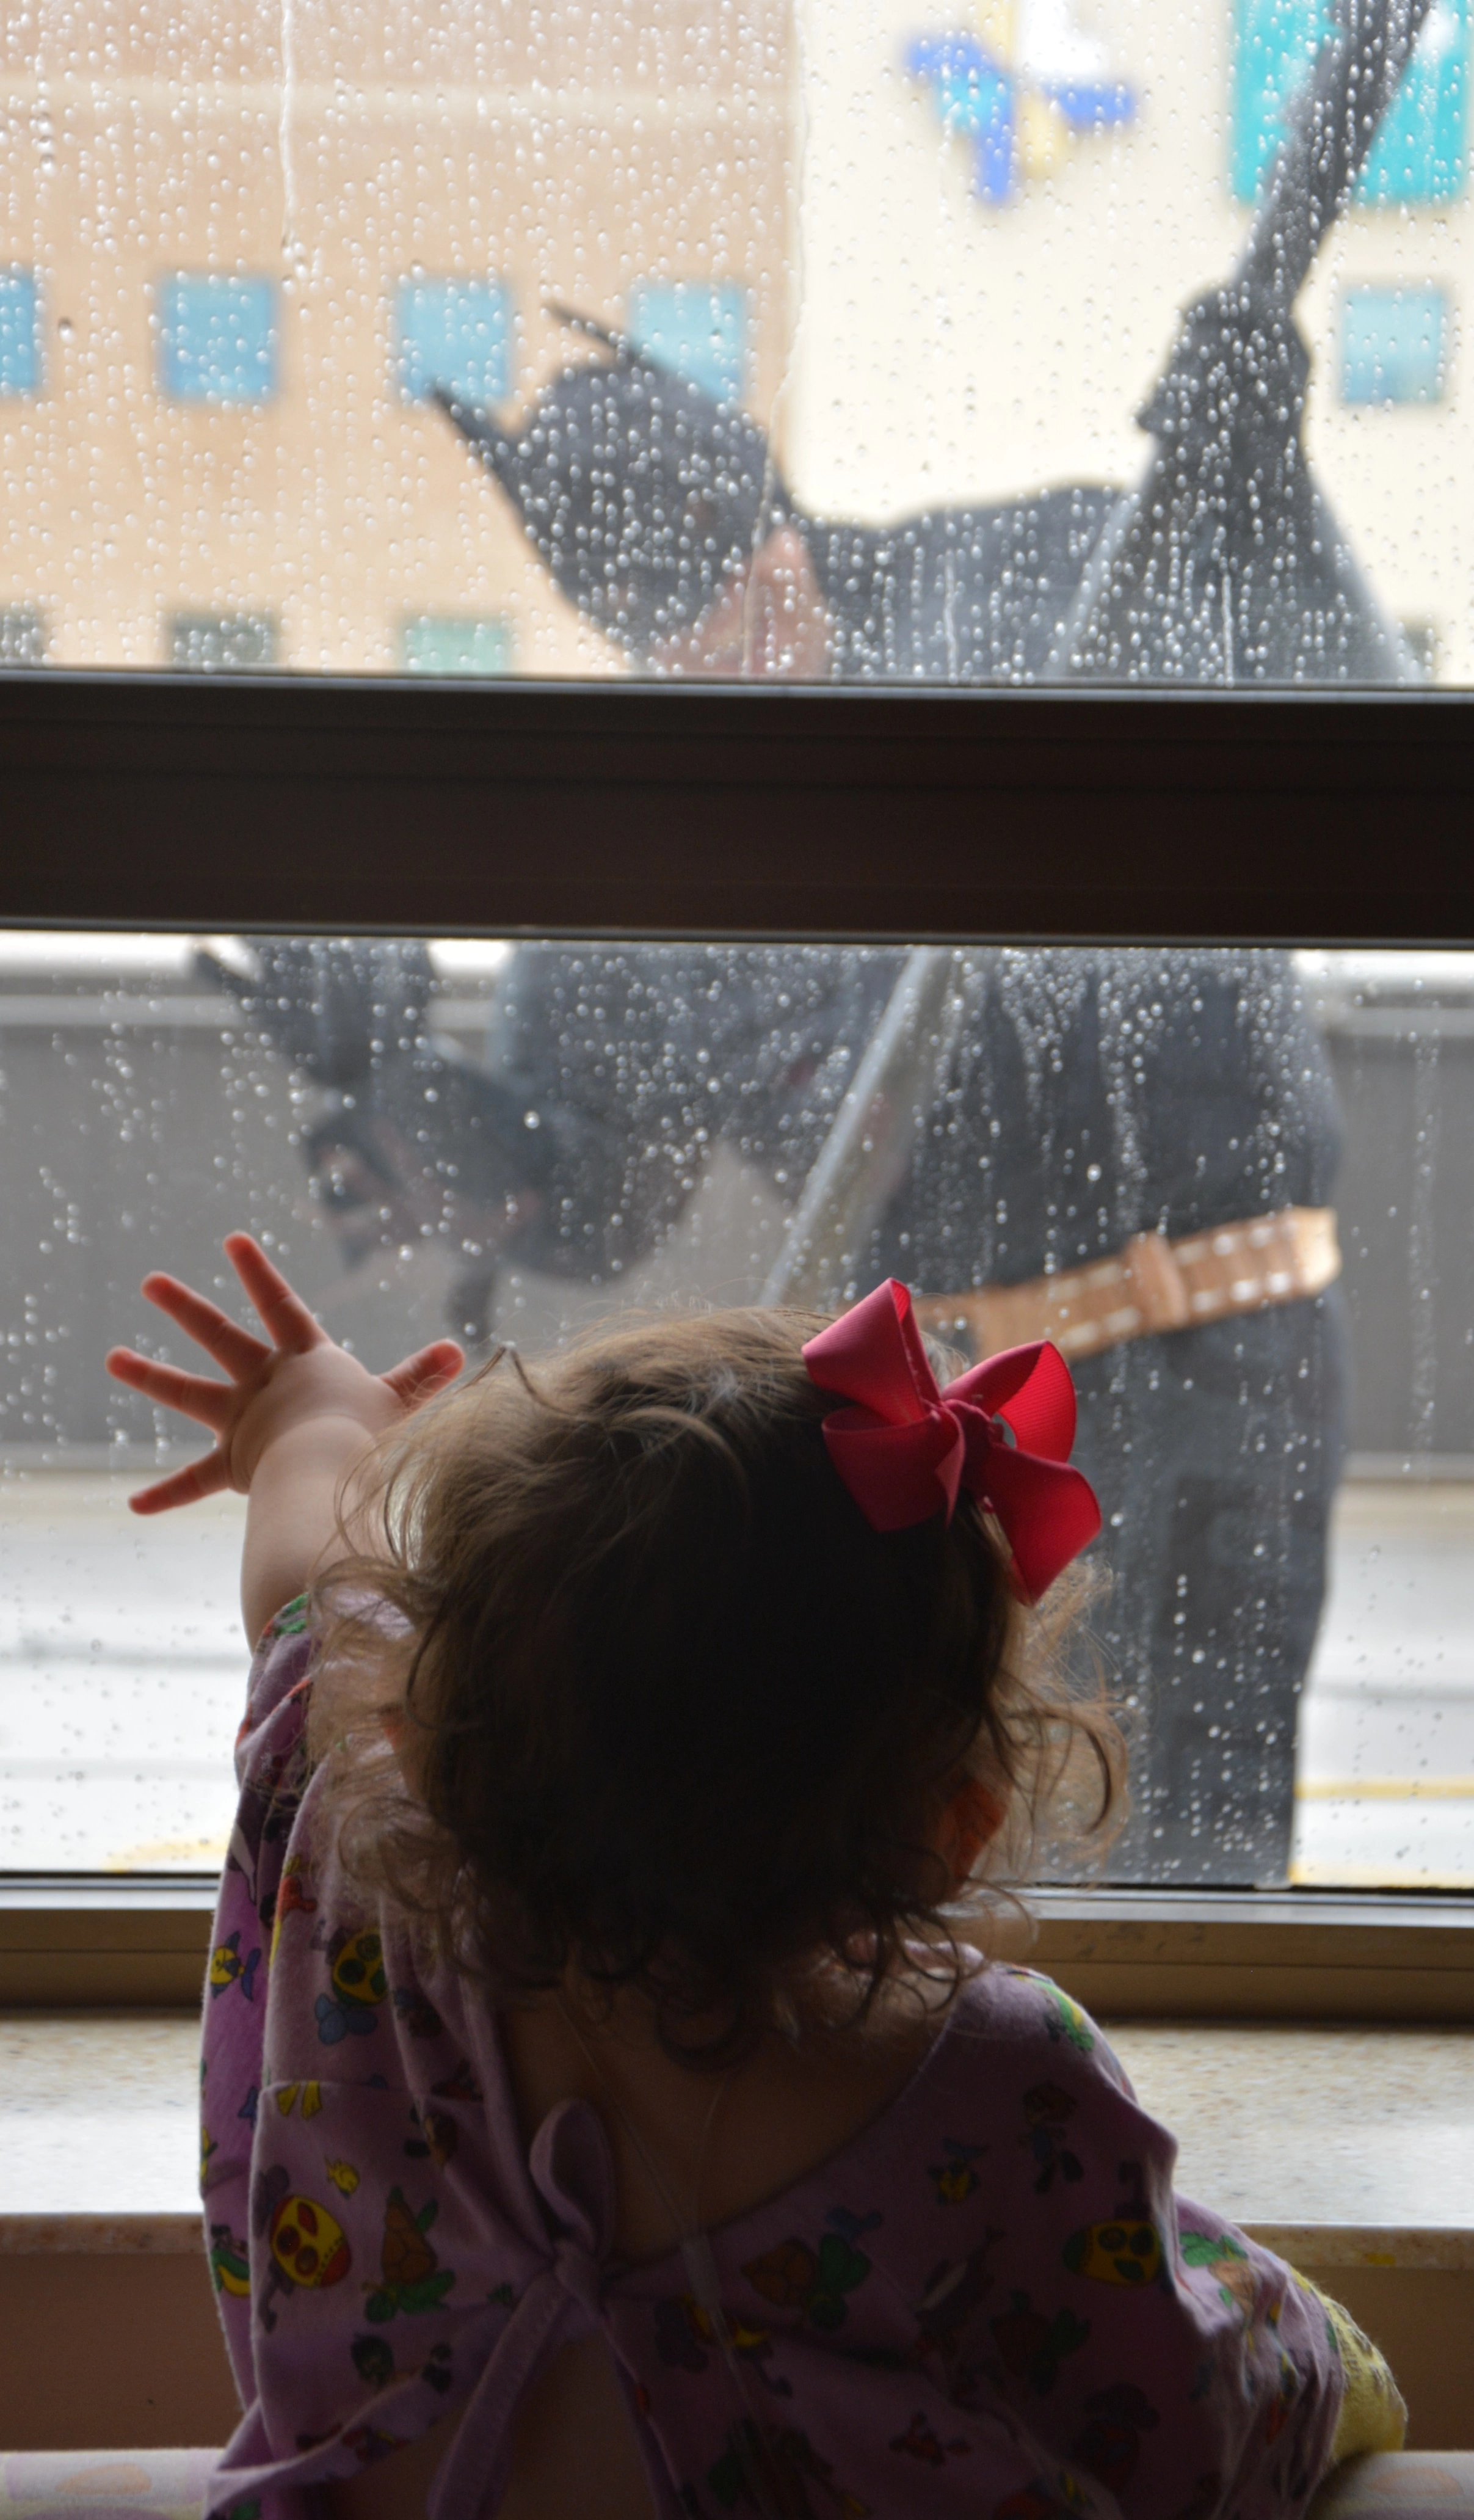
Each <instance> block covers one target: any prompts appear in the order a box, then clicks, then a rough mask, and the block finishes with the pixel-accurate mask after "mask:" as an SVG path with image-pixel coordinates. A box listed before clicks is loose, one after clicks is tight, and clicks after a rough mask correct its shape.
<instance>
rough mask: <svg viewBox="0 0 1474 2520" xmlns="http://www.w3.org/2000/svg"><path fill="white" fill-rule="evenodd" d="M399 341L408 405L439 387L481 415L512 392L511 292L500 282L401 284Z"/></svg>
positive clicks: (419, 400) (402, 385) (400, 378)
mask: <svg viewBox="0 0 1474 2520" xmlns="http://www.w3.org/2000/svg"><path fill="white" fill-rule="evenodd" d="M398 337H399V385H400V390H401V392H402V393H403V394H404V395H405V397H406V398H407V400H409V401H410V402H424V399H425V397H426V395H427V394H428V393H429V392H430V391H431V390H432V388H433V387H434V386H436V385H440V386H442V387H443V388H444V390H445V391H446V392H447V393H452V394H454V395H455V397H456V399H457V401H458V402H467V403H470V404H472V405H474V407H475V408H476V409H477V410H484V408H485V406H486V405H487V404H488V403H496V402H505V401H506V399H507V397H508V395H509V394H510V393H511V391H512V370H513V312H512V292H511V290H510V289H506V288H504V287H503V285H502V283H501V282H500V281H486V280H405V281H401V283H400V287H399V301H398Z"/></svg>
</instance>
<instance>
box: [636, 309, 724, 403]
mask: <svg viewBox="0 0 1474 2520" xmlns="http://www.w3.org/2000/svg"><path fill="white" fill-rule="evenodd" d="M625 329H626V331H627V332H628V334H629V337H630V339H631V340H632V341H633V342H634V344H635V347H636V349H637V350H643V351H644V353H645V355H646V357H647V358H648V359H650V360H652V361H653V362H654V364H655V366H656V367H657V368H670V369H672V370H673V371H674V373H675V374H676V375H677V376H678V377H690V378H691V380H692V383H693V384H698V385H701V386H704V388H705V390H706V392H707V393H709V394H710V395H711V397H712V400H713V401H714V402H740V401H741V398H742V387H743V385H744V384H745V383H746V381H747V292H746V290H745V289H742V288H740V287H739V286H738V285H737V282H736V281H732V280H726V281H717V282H711V281H705V280H644V281H641V282H639V283H638V285H637V286H636V287H635V288H634V289H632V290H631V291H630V296H629V305H628V309H627V311H626V317H625Z"/></svg>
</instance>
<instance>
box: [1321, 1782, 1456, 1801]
mask: <svg viewBox="0 0 1474 2520" xmlns="http://www.w3.org/2000/svg"><path fill="white" fill-rule="evenodd" d="M1295 1800H1296V1801H1297V1802H1298V1803H1467V1802H1474V1777H1307V1778H1302V1780H1301V1782H1300V1783H1299V1784H1298V1785H1297V1786H1296V1787H1295Z"/></svg>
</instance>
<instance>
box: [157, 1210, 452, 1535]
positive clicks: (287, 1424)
mask: <svg viewBox="0 0 1474 2520" xmlns="http://www.w3.org/2000/svg"><path fill="white" fill-rule="evenodd" d="M225 1250H226V1256H227V1258H228V1259H229V1261H230V1263H231V1266H232V1268H233V1269H234V1270H235V1273H236V1275H237V1277H238V1278H239V1279H240V1281H241V1283H242V1285H243V1286H244V1287H245V1289H246V1293H247V1295H248V1296H249V1297H250V1300H251V1302H252V1304H253V1305H254V1306H255V1309H256V1311H257V1313H258V1314H259V1315H260V1318H261V1321H262V1324H263V1325H264V1327H265V1328H266V1329H267V1330H268V1331H269V1333H270V1337H271V1344H270V1346H268V1345H267V1344H266V1342H265V1340H263V1339H258V1338H254V1337H252V1335H251V1333H250V1331H249V1330H243V1329H242V1328H240V1327H239V1325H238V1324H237V1323H235V1322H233V1321H232V1320H231V1319H230V1317H229V1315H228V1314H226V1313H222V1312H221V1310H220V1308H219V1306H218V1304H212V1303H211V1302H210V1301H209V1299H208V1297H207V1296H204V1295H197V1294H196V1292H195V1290H194V1288H193V1287H192V1286H186V1285H183V1284H182V1283H180V1281H179V1280H178V1279H177V1278H168V1277H165V1276H163V1275H162V1273H161V1272H156V1274H155V1275H154V1276H152V1277H149V1278H145V1280H144V1282H143V1289H142V1291H143V1293H144V1294H145V1295H146V1296H147V1297H148V1299H149V1302H150V1303H151V1304H156V1305H157V1306H158V1309H159V1311H160V1312H161V1313H167V1314H168V1317H169V1319H170V1321H171V1322H177V1323H178V1325H179V1327H180V1328H181V1329H182V1330H187V1331H188V1333H189V1335H190V1337H191V1338H192V1339H194V1340H195V1342H196V1344H197V1346H200V1347H202V1348H203V1349H204V1351H205V1354H206V1355H207V1356H212V1357H213V1358H214V1360H215V1363H216V1364H217V1365H223V1366H224V1368H225V1371H226V1373H228V1374H229V1375H230V1377H231V1378H230V1380H229V1382H217V1381H216V1379H215V1377H214V1376H213V1374H205V1373H182V1372H181V1371H180V1369H179V1367H178V1366H174V1365H160V1364H158V1363H157V1362H156V1360H155V1359H154V1358H153V1357H147V1356H138V1355H136V1354H135V1353H134V1351H133V1349H132V1348H128V1347H115V1348H113V1349H112V1351H111V1352H110V1354H109V1357H108V1372H109V1373H111V1374H112V1376H113V1378H114V1380H115V1381H117V1382H126V1383H127V1384H128V1385H129V1387H130V1389H132V1390H134V1391H141V1392H142V1393H143V1395H144V1397H145V1399H146V1400H154V1401H156V1402H157V1403H158V1404H159V1406H160V1407H161V1408H164V1409H177V1410H178V1411H179V1413H180V1415H181V1416H182V1417H185V1418H197V1419H198V1420H199V1422H200V1424H201V1426H207V1427H208V1428H209V1430H210V1432H211V1434H212V1435H213V1436H214V1438H215V1449H214V1451H213V1452H212V1453H211V1454H209V1455H208V1456H207V1457H206V1459H205V1460H204V1461H202V1462H191V1463H189V1465H188V1467H187V1468H185V1469H182V1470H176V1471H174V1473H173V1475H172V1476H171V1477H169V1478H166V1479H159V1480H157V1481H156V1483H155V1485H154V1486H153V1487H149V1488H143V1489H141V1490H140V1492H139V1494H138V1495H137V1496H135V1497H130V1498H129V1500H128V1502H129V1504H130V1505H131V1506H132V1508H133V1510H134V1512H135V1513H164V1512H166V1511H167V1510H168V1508H169V1507H170V1506H176V1505H193V1504H194V1503H195V1501H196V1500H197V1498H199V1497H206V1496H213V1495H214V1494H216V1492H217V1491H218V1490H219V1489H221V1488H236V1489H238V1490H239V1491H241V1492H242V1493H244V1492H245V1491H246V1490H247V1489H248V1488H249V1486H250V1482H251V1476H252V1473H253V1472H254V1470H255V1467H256V1464H257V1463H258V1462H259V1460H260V1458H261V1455H262V1454H263V1452H264V1451H265V1450H266V1447H267V1446H268V1444H270V1443H272V1442H274V1441H275V1440H276V1438H277V1437H279V1436H281V1435H284V1434H287V1433H289V1432H290V1430H291V1429H292V1428H293V1427H295V1426H297V1425H300V1424H302V1423H304V1422H306V1421H308V1420H311V1419H317V1418H337V1419H341V1420H346V1421H347V1423H348V1424H349V1425H350V1426H353V1427H357V1428H359V1429H360V1430H361V1432H362V1436H363V1437H364V1438H366V1439H368V1440H372V1439H373V1437H374V1436H376V1435H379V1434H381V1433H382V1432H383V1430H384V1428H385V1427H387V1426H392V1425H393V1424H395V1423H396V1421H397V1420H398V1419H399V1418H404V1417H407V1416H408V1414H409V1412H410V1411H411V1410H412V1409H418V1408H419V1406H420V1404H421V1402H422V1401H424V1400H428V1399H429V1398H430V1397H431V1395H432V1394H433V1393H434V1392H436V1391H441V1390H443V1389H444V1387H445V1385H446V1384H447V1383H448V1382H453V1381H454V1380H455V1378H456V1375H457V1374H458V1373H460V1371H461V1368H462V1366H463V1365H464V1364H465V1362H466V1359H465V1357H464V1356H463V1354H462V1352H461V1350H460V1348H458V1347H457V1345H456V1343H455V1341H454V1339H435V1340H433V1341H432V1342H431V1344H430V1345H429V1346H428V1347H424V1348H421V1349H420V1350H419V1352H418V1354H416V1355H414V1356H407V1357H406V1358H405V1359H404V1362H403V1363H402V1364H401V1365H396V1366H395V1367H394V1369H393V1371H392V1372H391V1373H369V1372H368V1371H367V1369H366V1368H365V1367H364V1366H361V1365H360V1364H359V1363H358V1360H357V1358H356V1357H351V1356H349V1355H348V1353H347V1351H346V1350H345V1349H344V1348H340V1347H338V1346H337V1344H336V1343H335V1340H333V1339H331V1338H330V1337H329V1336H328V1333H327V1331H326V1330H325V1329H324V1328H323V1327H322V1325H321V1323H319V1322H316V1321H314V1320H313V1317H312V1315H311V1314H310V1313H309V1311H308V1310H307V1307H306V1305H305V1304H304V1303H303V1301H302V1299H301V1297H300V1295H297V1294H294V1293H293V1292H292V1289H291V1288H290V1286H289V1284H288V1283H287V1281H286V1279H285V1278H284V1277H283V1276H282V1273H281V1271H280V1270H279V1269H278V1268H276V1267H275V1266H274V1265H273V1263H272V1262H271V1261H270V1260H268V1259H267V1257H266V1254H265V1252H264V1251H263V1250H262V1248H261V1246H260V1244H259V1243H258V1242H256V1241H254V1240H253V1239H252V1238H251V1236H250V1235H248V1234H232V1235H228V1236H227V1238H226V1242H225Z"/></svg>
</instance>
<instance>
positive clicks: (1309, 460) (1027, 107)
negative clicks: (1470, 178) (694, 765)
mask: <svg viewBox="0 0 1474 2520" xmlns="http://www.w3.org/2000/svg"><path fill="white" fill-rule="evenodd" d="M1352 15H1353V17H1354V22H1355V29H1356V31H1355V33H1354V34H1353V33H1346V32H1344V31H1342V21H1341V19H1340V18H1339V17H1338V16H1337V15H1336V13H1334V12H1333V11H1332V10H1331V9H1330V8H1329V7H1328V6H1319V5H1312V0H1213V5H1212V7H1210V8H1209V9H1208V10H1206V11H1202V10H1194V9H1189V8H1185V7H1184V5H1183V0H1133V5H1132V6H1131V7H1130V8H1128V7H1126V6H1125V5H1124V0H1016V5H1012V6H1006V7H1005V6H1004V5H1002V0H960V5H954V0H652V5H650V6H648V7H644V8H642V9H640V10H638V11H628V10H609V9H604V8H601V7H598V6H595V5H593V0H558V6H556V7H547V6H544V5H542V0H495V5H493V0H433V4H432V5H430V6H424V7H415V8H410V7H408V6H407V5H405V0H358V5H356V6H355V7H353V8H351V9H347V10H345V9H342V8H339V7H329V6H328V5H326V0H204V4H203V5H199V6H192V7H190V8H188V9H186V8H185V7H183V6H182V5H180V0H85V5H84V0H46V5H45V6H44V7H43V6H40V5H25V6H20V7H17V8H16V9H14V10H12V11H10V12H9V13H8V14H7V19H6V23H5V27H4V29H3V32H0V472H3V477H4V483H5V490H6V498H5V503H4V519H5V520H4V524H3V527H0V545H3V552H4V562H3V582H0V665H4V666H6V667H10V666H17V667H30V666H35V665H40V664H52V665H65V666H137V667H150V668H153V669H156V670H173V671H180V672H205V673H254V672H270V671H282V670H289V671H300V672H309V673H319V672H329V673H380V674H416V675H418V674H430V675H436V676H442V677H444V676H457V677H459V676H474V677H484V676H501V675H505V674H509V673H518V674H527V675H537V676H563V675H574V676H608V675H619V674H623V673H629V672H635V673H640V674H657V675H670V674H676V675H690V674H702V675H713V674H715V675H722V676H726V677H737V678H741V677H748V676H763V675H771V674H779V675H783V676H789V677H797V678H803V679H812V680H820V681H825V680H842V681H853V680H885V681H901V682H911V681H917V680H924V681H935V682H943V683H952V684H978V683H981V684H985V685H986V684H1017V683H1036V682H1048V683H1068V682H1080V681H1086V682H1100V681H1105V682H1117V683H1119V682H1145V683H1162V684H1184V683H1186V684H1203V683H1206V684H1228V683H1234V684H1239V685H1242V684H1245V683H1247V684H1255V683H1286V682H1288V683H1313V684H1331V685H1364V684H1372V685H1398V684H1405V685H1418V684H1421V683H1423V682H1425V681H1430V680H1431V681H1435V682H1442V683H1446V684H1454V685H1466V684H1467V683H1468V682H1469V681H1470V680H1471V677H1474V605H1471V596H1470V592H1469V590H1470V585H1471V582H1474V581H1471V575H1470V569H1469V565H1468V551H1467V548H1466V547H1467V543H1468V536H1469V524H1470V486H1469V485H1470V481H1471V478H1474V465H1471V456H1470V447H1469V443H1468V439H1469V429H1470V420H1469V408H1470V406H1469V402H1468V398H1467V396H1466V395H1465V394H1464V393H1463V390H1462V360H1463V356H1464V346H1463V342H1462V338H1461V333H1460V319H1459V302H1460V301H1459V286H1458V284H1459V275H1460V272H1461V269H1462V264H1463V261H1464V259H1465V256H1466V251H1467V232H1468V218H1469V208H1468V200H1467V158H1468V112H1469V46H1470V11H1469V4H1468V0H1365V5H1364V6H1360V7H1359V8H1358V9H1357V10H1356V12H1354V13H1352Z"/></svg>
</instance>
